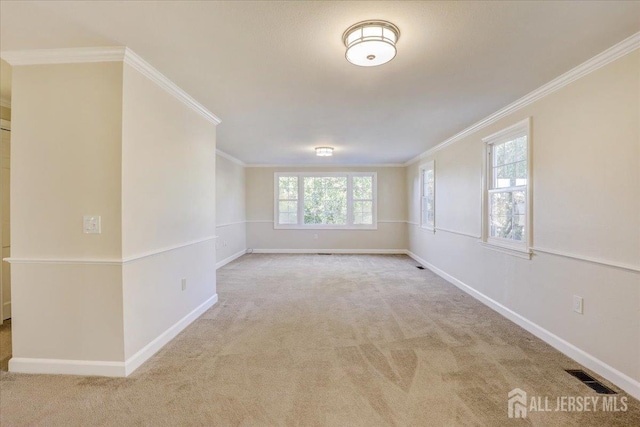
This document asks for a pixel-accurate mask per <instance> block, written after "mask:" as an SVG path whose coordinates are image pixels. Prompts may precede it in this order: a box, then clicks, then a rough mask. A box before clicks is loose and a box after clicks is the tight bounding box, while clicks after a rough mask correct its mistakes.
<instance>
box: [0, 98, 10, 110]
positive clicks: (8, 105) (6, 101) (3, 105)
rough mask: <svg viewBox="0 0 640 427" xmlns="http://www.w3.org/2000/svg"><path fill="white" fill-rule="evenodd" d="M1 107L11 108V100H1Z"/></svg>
mask: <svg viewBox="0 0 640 427" xmlns="http://www.w3.org/2000/svg"><path fill="white" fill-rule="evenodd" d="M0 107H4V108H11V100H10V99H7V98H0Z"/></svg>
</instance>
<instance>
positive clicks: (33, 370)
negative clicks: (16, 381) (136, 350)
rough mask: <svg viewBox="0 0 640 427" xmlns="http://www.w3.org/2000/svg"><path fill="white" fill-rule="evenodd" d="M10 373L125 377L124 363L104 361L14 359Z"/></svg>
mask: <svg viewBox="0 0 640 427" xmlns="http://www.w3.org/2000/svg"><path fill="white" fill-rule="evenodd" d="M9 372H18V373H22V374H63V375H86V376H100V377H125V376H126V373H125V372H126V371H125V366H124V362H106V361H102V360H65V359H33V358H27V357H12V358H11V359H10V360H9Z"/></svg>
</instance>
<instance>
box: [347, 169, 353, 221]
mask: <svg viewBox="0 0 640 427" xmlns="http://www.w3.org/2000/svg"><path fill="white" fill-rule="evenodd" d="M352 225H353V175H352V174H348V175H347V226H352Z"/></svg>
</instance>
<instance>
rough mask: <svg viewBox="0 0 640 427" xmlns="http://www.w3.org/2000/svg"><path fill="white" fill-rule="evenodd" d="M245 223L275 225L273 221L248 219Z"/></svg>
mask: <svg viewBox="0 0 640 427" xmlns="http://www.w3.org/2000/svg"><path fill="white" fill-rule="evenodd" d="M245 222H247V223H249V222H257V223H268V222H270V223H273V220H272V219H248V220H246V221H245Z"/></svg>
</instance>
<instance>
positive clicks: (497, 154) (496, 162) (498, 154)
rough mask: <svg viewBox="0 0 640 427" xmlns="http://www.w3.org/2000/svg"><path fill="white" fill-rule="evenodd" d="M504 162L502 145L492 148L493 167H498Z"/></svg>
mask: <svg viewBox="0 0 640 427" xmlns="http://www.w3.org/2000/svg"><path fill="white" fill-rule="evenodd" d="M504 163H505V161H504V144H498V145H495V146H494V147H493V166H500V165H503V164H504Z"/></svg>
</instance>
